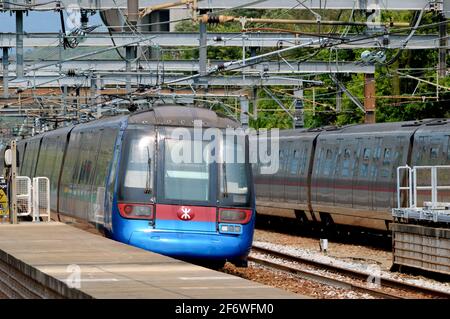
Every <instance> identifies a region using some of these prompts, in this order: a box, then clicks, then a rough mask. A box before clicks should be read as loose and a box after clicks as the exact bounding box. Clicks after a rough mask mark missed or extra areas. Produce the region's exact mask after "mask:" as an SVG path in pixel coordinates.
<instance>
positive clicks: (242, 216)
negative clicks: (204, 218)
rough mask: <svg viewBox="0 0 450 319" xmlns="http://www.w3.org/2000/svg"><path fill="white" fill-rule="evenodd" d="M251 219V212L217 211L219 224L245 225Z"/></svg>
mask: <svg viewBox="0 0 450 319" xmlns="http://www.w3.org/2000/svg"><path fill="white" fill-rule="evenodd" d="M251 218H252V211H251V210H247V209H246V210H240V209H239V210H237V209H223V210H220V211H219V222H220V223H236V224H246V223H248V222H249V221H250V219H251Z"/></svg>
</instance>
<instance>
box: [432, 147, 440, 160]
mask: <svg viewBox="0 0 450 319" xmlns="http://www.w3.org/2000/svg"><path fill="white" fill-rule="evenodd" d="M438 154H439V147H432V148H430V159H437V158H438Z"/></svg>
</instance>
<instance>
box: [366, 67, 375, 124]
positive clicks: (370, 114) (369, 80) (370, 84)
mask: <svg viewBox="0 0 450 319" xmlns="http://www.w3.org/2000/svg"><path fill="white" fill-rule="evenodd" d="M375 109H376V101H375V74H369V73H366V74H365V76H364V110H365V111H366V115H365V119H364V123H366V124H371V123H375Z"/></svg>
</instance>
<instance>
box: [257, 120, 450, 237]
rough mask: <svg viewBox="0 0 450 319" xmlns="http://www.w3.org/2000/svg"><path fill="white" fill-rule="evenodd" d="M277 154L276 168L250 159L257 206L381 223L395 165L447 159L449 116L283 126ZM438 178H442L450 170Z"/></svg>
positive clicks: (302, 217)
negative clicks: (270, 170) (268, 169)
mask: <svg viewBox="0 0 450 319" xmlns="http://www.w3.org/2000/svg"><path fill="white" fill-rule="evenodd" d="M279 159H280V162H279V170H278V172H277V173H276V174H272V175H264V174H261V167H260V166H261V164H257V165H254V167H253V174H254V180H255V188H256V199H257V202H256V209H257V213H258V214H261V215H273V216H280V217H287V218H293V219H297V220H298V221H299V222H300V223H308V222H317V223H322V226H325V228H327V227H333V226H335V225H348V226H357V227H364V228H369V229H375V230H381V231H387V230H389V224H390V223H391V221H392V216H391V208H392V207H396V205H397V193H396V181H397V176H396V174H397V167H398V166H401V165H405V164H408V165H410V166H414V165H448V164H450V119H430V120H421V121H411V122H399V123H380V124H365V125H349V126H345V127H341V128H335V127H333V128H321V129H296V130H282V131H280V135H279ZM401 178H402V179H404V177H401ZM420 179H423V182H426V181H427V180H428V181H429V176H426V175H423V176H421V177H420V178H419V181H418V182H419V183H422V181H421V180H420ZM438 182H439V183H442V184H444V185H445V184H447V185H449V184H450V176H448V175H445V174H443V175H441V176H439V181H438ZM419 195H421V196H422V197H423V198H424V199H425V198H427V196H428V195H429V194H427V191H425V192H423V193H422V194H419ZM448 195H449V193H442V194H441V196H444V197H447V199H444V198H439V199H438V200H440V201H450V196H448ZM401 198H402V201H404V202H406V193H402V194H401Z"/></svg>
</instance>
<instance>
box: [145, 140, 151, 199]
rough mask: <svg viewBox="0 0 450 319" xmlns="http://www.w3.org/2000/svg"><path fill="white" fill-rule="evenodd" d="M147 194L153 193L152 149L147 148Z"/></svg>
mask: <svg viewBox="0 0 450 319" xmlns="http://www.w3.org/2000/svg"><path fill="white" fill-rule="evenodd" d="M144 193H145V194H151V193H152V158H151V157H150V149H149V148H148V146H147V179H146V181H145V189H144Z"/></svg>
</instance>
